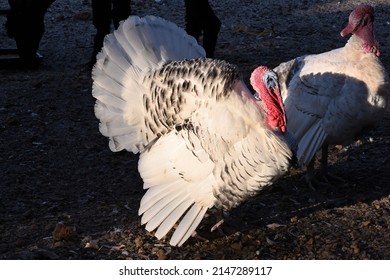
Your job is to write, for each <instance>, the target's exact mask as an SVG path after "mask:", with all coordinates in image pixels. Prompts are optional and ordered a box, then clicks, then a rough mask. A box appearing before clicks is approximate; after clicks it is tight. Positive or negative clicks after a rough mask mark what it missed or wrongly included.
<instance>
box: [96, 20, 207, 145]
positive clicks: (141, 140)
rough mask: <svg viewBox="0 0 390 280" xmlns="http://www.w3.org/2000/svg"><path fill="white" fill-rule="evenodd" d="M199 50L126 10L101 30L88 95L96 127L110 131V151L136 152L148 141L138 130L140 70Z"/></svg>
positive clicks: (174, 31) (163, 24) (177, 33)
mask: <svg viewBox="0 0 390 280" xmlns="http://www.w3.org/2000/svg"><path fill="white" fill-rule="evenodd" d="M204 56H205V51H204V49H203V48H202V47H201V46H200V45H198V43H197V41H196V40H195V39H194V38H193V37H191V36H189V35H188V34H187V33H186V32H185V31H184V30H183V29H181V28H179V27H177V26H176V25H175V24H173V23H171V22H169V21H166V20H164V19H162V18H158V17H154V16H147V17H144V18H139V17H135V16H131V17H129V18H128V19H127V20H125V21H123V22H122V23H121V25H120V26H119V28H118V29H117V30H116V31H115V32H114V33H112V34H110V35H108V36H106V38H105V40H104V45H103V49H102V51H101V52H100V53H99V54H98V56H97V62H96V64H95V66H94V68H93V70H92V78H93V81H94V83H93V87H92V95H93V96H94V97H95V98H96V99H97V102H96V105H95V114H96V117H97V118H98V119H99V120H100V127H99V128H100V132H101V133H102V134H103V135H104V136H107V137H109V139H110V143H109V146H110V149H111V150H112V151H120V150H123V149H126V150H128V151H131V152H133V153H137V152H141V151H142V150H143V149H144V147H145V146H146V145H147V144H148V142H149V141H150V139H147V137H145V135H143V134H142V133H141V130H142V127H143V126H144V123H143V120H142V117H141V116H143V115H144V113H143V110H144V106H143V102H144V101H143V94H144V92H145V91H147V90H148V89H145V88H144V85H142V81H143V79H144V76H145V74H146V73H147V72H148V71H149V70H150V69H156V68H158V66H161V65H162V64H164V63H166V62H169V61H172V60H181V59H191V58H197V57H204ZM130 108H131V109H130Z"/></svg>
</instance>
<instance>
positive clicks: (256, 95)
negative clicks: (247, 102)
mask: <svg viewBox="0 0 390 280" xmlns="http://www.w3.org/2000/svg"><path fill="white" fill-rule="evenodd" d="M253 97H254V98H255V99H256V101H260V97H259V94H258V93H257V92H255V94H254V95H253Z"/></svg>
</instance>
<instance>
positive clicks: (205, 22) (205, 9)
mask: <svg viewBox="0 0 390 280" xmlns="http://www.w3.org/2000/svg"><path fill="white" fill-rule="evenodd" d="M184 3H185V10H186V15H185V19H186V28H185V29H186V31H187V33H188V34H189V35H191V36H193V37H195V39H196V40H197V41H199V40H200V37H201V35H202V34H203V47H204V49H205V51H206V57H210V58H213V57H214V50H215V46H216V44H217V38H218V33H219V30H220V29H221V21H220V20H219V18H218V17H217V16H216V15H215V13H214V11H213V9H212V8H211V6H210V4H209V1H208V0H184Z"/></svg>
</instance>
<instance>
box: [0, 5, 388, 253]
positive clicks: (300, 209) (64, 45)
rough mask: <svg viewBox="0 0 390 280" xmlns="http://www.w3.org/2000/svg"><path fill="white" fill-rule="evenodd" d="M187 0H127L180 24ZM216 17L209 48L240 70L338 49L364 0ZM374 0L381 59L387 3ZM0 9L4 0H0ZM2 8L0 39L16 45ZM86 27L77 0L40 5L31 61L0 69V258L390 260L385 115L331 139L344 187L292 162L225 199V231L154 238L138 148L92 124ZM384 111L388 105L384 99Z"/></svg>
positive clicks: (218, 8)
mask: <svg viewBox="0 0 390 280" xmlns="http://www.w3.org/2000/svg"><path fill="white" fill-rule="evenodd" d="M182 2H184V1H166V0H162V1H159V2H156V1H152V0H149V1H143V0H134V1H133V7H132V8H133V14H136V15H140V16H143V15H147V14H153V15H157V16H161V17H164V18H166V19H168V20H171V21H174V22H176V23H177V24H178V25H179V26H182V27H184V6H183V3H182ZM210 3H211V4H212V6H213V7H214V8H215V12H216V14H217V15H218V16H219V17H220V19H221V21H222V29H221V32H220V36H219V39H218V46H217V50H216V58H221V59H224V60H227V61H229V62H231V63H234V64H237V65H238V67H239V68H240V70H241V71H242V73H243V76H244V78H245V79H246V80H248V76H249V73H250V71H251V70H253V69H254V67H255V66H257V65H259V64H263V65H268V66H271V67H274V66H276V65H278V64H279V63H281V62H283V61H286V60H289V59H291V58H294V57H296V56H299V55H302V54H307V53H319V52H323V51H326V50H330V49H334V48H337V47H341V46H343V45H344V44H345V42H346V38H342V37H340V35H339V32H340V30H341V29H342V28H343V27H344V25H345V23H346V21H347V17H348V15H349V13H350V11H351V10H352V9H353V8H354V7H355V6H356V5H357V4H359V3H362V1H352V0H347V1H334V0H332V1H331V0H316V1H296V0H286V1H279V0H275V1H274V0H265V1H249V0H223V1H210ZM366 3H370V4H372V5H373V6H375V11H376V18H375V20H376V22H375V27H376V34H377V39H378V40H379V41H380V43H381V45H382V49H381V51H382V56H381V59H382V61H383V63H384V64H385V67H386V68H387V70H388V71H389V70H390V2H389V1H388V0H377V1H366ZM2 8H7V1H1V6H0V9H2ZM4 22H5V18H4V17H0V24H1V25H0V48H8V47H14V42H13V40H11V39H9V38H7V37H6V33H5V29H4V28H3V23H4ZM94 31H95V30H94V28H93V25H92V22H91V7H90V3H89V2H88V1H81V0H61V1H56V2H55V3H54V4H53V5H52V6H51V7H50V8H49V10H48V13H47V14H46V33H45V35H44V38H43V39H42V42H41V47H40V50H39V52H40V53H41V54H42V55H43V56H44V61H43V64H42V65H41V67H40V68H39V69H37V70H9V69H0V259H390V184H389V182H390V157H389V155H390V113H389V112H388V113H387V114H386V116H385V118H384V120H383V121H382V122H381V123H380V125H379V127H378V128H377V129H376V130H374V131H371V132H370V133H369V134H367V135H366V136H365V137H363V138H361V139H360V141H358V142H356V144H354V145H351V146H349V147H343V149H341V150H339V149H336V148H335V147H334V148H332V150H331V160H330V164H331V166H330V169H331V171H332V172H333V173H334V174H336V175H339V176H343V177H344V178H346V179H347V182H348V183H346V184H344V185H342V186H331V187H319V188H317V190H315V191H313V190H310V189H309V188H307V187H306V185H305V183H304V181H303V180H302V175H303V174H304V172H303V171H302V170H299V169H292V170H291V172H290V173H289V174H288V175H287V176H286V177H284V178H282V179H281V180H280V181H279V182H277V183H276V184H275V185H274V186H273V187H272V188H271V189H269V190H267V191H264V192H263V193H262V194H260V195H259V196H258V197H257V198H256V199H253V200H251V201H249V202H248V203H246V204H244V205H242V206H241V207H239V208H237V209H234V210H233V211H231V213H230V216H229V217H228V218H227V224H228V225H229V226H230V231H231V234H228V235H226V236H222V235H220V234H219V233H213V234H211V233H209V230H208V229H209V226H210V224H211V223H213V222H214V221H215V220H214V219H213V216H212V215H210V216H209V217H207V218H206V219H205V220H204V221H203V222H202V224H201V225H200V227H199V233H200V234H201V235H202V236H204V237H207V238H208V240H209V241H207V242H205V241H200V240H197V239H189V241H188V242H187V243H185V244H184V246H182V247H179V248H177V247H171V246H169V243H168V241H167V240H160V241H159V240H157V239H155V238H154V237H153V236H152V235H151V234H150V233H148V232H147V231H146V230H145V229H144V228H143V226H141V225H140V218H139V217H138V215H137V211H138V207H139V201H140V199H141V197H142V195H143V193H144V191H143V189H142V181H141V179H140V177H139V175H138V171H137V159H138V158H137V156H136V155H133V154H131V153H127V152H120V153H112V152H111V151H110V150H109V148H108V141H107V139H106V138H105V137H103V136H101V135H100V133H99V131H98V121H97V119H96V118H95V116H94V111H93V107H94V99H93V98H92V96H91V77H90V72H89V71H88V68H87V67H86V64H87V63H88V61H89V58H90V55H91V53H92V42H93V35H94ZM388 111H389V110H388Z"/></svg>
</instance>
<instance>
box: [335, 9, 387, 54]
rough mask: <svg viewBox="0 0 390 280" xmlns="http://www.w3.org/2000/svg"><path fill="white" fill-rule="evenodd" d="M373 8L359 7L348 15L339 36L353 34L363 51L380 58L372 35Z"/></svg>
mask: <svg viewBox="0 0 390 280" xmlns="http://www.w3.org/2000/svg"><path fill="white" fill-rule="evenodd" d="M373 23H374V8H373V7H371V6H370V5H364V4H362V5H359V6H357V7H356V8H355V10H353V11H352V13H351V14H350V15H349V20H348V24H347V26H346V27H345V28H344V29H343V30H341V32H340V35H341V36H343V37H345V36H347V35H348V34H355V35H356V36H358V37H359V38H360V39H361V40H362V41H363V51H364V52H365V53H374V54H375V55H376V56H380V52H379V43H378V42H377V41H376V40H375V34H374V24H373Z"/></svg>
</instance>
